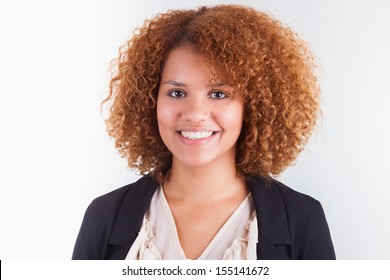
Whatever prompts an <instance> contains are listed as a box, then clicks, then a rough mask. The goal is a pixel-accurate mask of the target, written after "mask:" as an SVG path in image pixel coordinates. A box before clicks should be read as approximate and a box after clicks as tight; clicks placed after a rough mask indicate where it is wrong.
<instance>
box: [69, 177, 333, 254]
mask: <svg viewBox="0 0 390 280" xmlns="http://www.w3.org/2000/svg"><path fill="white" fill-rule="evenodd" d="M248 185H249V187H250V189H251V193H252V195H253V199H254V202H255V207H256V213H257V222H258V243H257V248H256V251H257V258H258V259H269V260H273V259H280V260H287V259H335V252H334V249H333V245H332V241H331V236H330V233H329V228H328V225H327V222H326V219H325V215H324V212H323V209H322V207H321V204H320V203H319V202H318V201H317V200H315V199H313V198H311V197H309V196H307V195H304V194H301V193H298V192H296V191H294V190H292V189H290V188H288V187H286V186H285V185H283V184H281V183H280V182H277V181H275V180H271V181H266V180H264V179H261V178H255V179H253V180H252V181H251V182H248ZM158 186H159V184H158V182H156V181H155V180H153V179H152V178H150V177H143V178H141V179H140V180H138V181H137V182H136V183H133V184H130V185H127V186H125V187H122V188H120V189H117V190H115V191H113V192H110V193H108V194H106V195H103V196H101V197H99V198H97V199H95V200H94V201H93V202H92V203H91V205H90V206H89V207H88V210H87V212H86V214H85V217H84V220H83V224H82V226H81V230H80V233H79V236H78V238H77V242H76V246H75V248H74V252H73V257H72V258H73V259H125V258H126V256H127V254H128V252H129V250H130V248H131V245H132V244H133V242H134V240H135V239H136V238H137V235H138V232H139V230H140V228H141V224H142V221H143V217H144V215H145V213H146V211H147V209H148V207H149V203H150V200H151V198H152V196H153V194H154V192H155V191H156V189H157V187H158Z"/></svg>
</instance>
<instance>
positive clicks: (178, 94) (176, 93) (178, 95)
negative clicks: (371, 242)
mask: <svg viewBox="0 0 390 280" xmlns="http://www.w3.org/2000/svg"><path fill="white" fill-rule="evenodd" d="M168 95H169V96H171V97H173V98H181V97H184V96H185V93H184V91H181V90H177V89H175V90H171V91H169V92H168Z"/></svg>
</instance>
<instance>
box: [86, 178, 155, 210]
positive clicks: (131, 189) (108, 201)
mask: <svg viewBox="0 0 390 280" xmlns="http://www.w3.org/2000/svg"><path fill="white" fill-rule="evenodd" d="M152 182H153V179H152V178H151V177H149V176H145V177H142V178H140V179H139V180H137V181H136V182H134V183H131V184H128V185H126V186H123V187H121V188H118V189H116V190H113V191H111V192H109V193H106V194H104V195H101V196H99V197H97V198H95V199H94V200H93V201H92V202H91V204H90V205H89V207H88V210H87V211H89V212H102V213H110V212H114V213H116V212H117V211H118V208H119V207H120V206H121V205H122V204H123V201H124V200H125V199H126V198H129V197H130V198H131V197H133V198H136V197H137V196H141V195H143V193H144V192H145V191H147V186H149V185H150V184H151V183H152Z"/></svg>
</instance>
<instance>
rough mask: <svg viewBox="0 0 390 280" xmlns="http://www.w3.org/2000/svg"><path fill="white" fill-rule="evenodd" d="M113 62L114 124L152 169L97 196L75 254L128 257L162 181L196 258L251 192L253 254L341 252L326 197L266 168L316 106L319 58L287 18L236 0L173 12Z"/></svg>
mask: <svg viewBox="0 0 390 280" xmlns="http://www.w3.org/2000/svg"><path fill="white" fill-rule="evenodd" d="M116 62H117V65H116V66H117V67H116V68H115V69H116V72H115V73H114V74H113V76H112V79H111V83H110V95H109V97H108V98H107V100H110V101H112V105H111V108H110V115H109V118H108V119H107V121H106V123H107V128H108V133H109V135H110V136H112V137H114V138H115V146H116V148H117V149H118V150H119V151H120V153H121V154H122V156H123V157H125V158H126V159H127V161H128V165H129V167H130V168H132V169H137V170H138V171H140V173H141V174H142V175H146V174H148V176H147V177H145V178H143V179H142V180H140V181H139V182H137V183H135V184H133V185H130V186H127V187H124V188H122V189H119V190H117V191H115V192H112V193H111V194H108V195H105V196H103V197H101V198H98V199H97V200H95V201H94V202H93V203H92V204H91V206H90V207H89V208H88V211H87V214H86V216H85V220H84V223H83V226H82V228H81V231H80V235H79V238H78V241H77V244H76V248H75V253H74V258H98V259H106V258H124V257H126V254H127V253H128V252H129V250H130V248H131V247H132V244H133V243H134V241H135V239H136V237H137V234H138V232H139V231H140V230H141V232H142V229H143V226H142V224H143V221H144V218H145V215H146V214H147V209H151V208H152V207H150V204H151V201H154V200H153V199H152V198H153V195H154V193H155V190H156V186H158V185H161V188H162V189H163V193H164V197H165V198H166V204H167V207H166V208H167V209H168V208H169V211H168V212H169V216H172V219H171V221H174V222H172V224H174V229H175V235H177V239H178V240H179V241H178V242H177V243H180V246H179V247H181V250H182V251H183V254H182V255H183V256H185V258H189V259H198V258H201V257H202V256H203V252H205V251H206V250H207V248H209V247H210V246H209V245H210V244H211V243H213V240H215V237H216V236H218V234H219V233H220V232H221V230H222V229H223V227H224V225H225V224H226V223H227V222H228V221H229V219H230V217H232V216H234V215H235V213H236V210H237V209H238V208H239V206H240V204H241V203H242V202H243V201H244V200H245V198H246V197H248V195H251V196H252V197H253V200H254V204H255V212H256V216H257V219H256V222H257V223H258V227H257V229H258V230H257V233H258V234H257V235H258V240H256V241H258V242H257V245H253V243H256V242H252V243H251V244H252V245H251V246H252V247H253V246H257V248H256V257H257V258H269V259H316V258H319V259H320V258H334V253H333V247H332V244H331V240H330V235H329V230H328V228H327V224H326V221H325V217H324V213H323V211H322V208H321V206H320V204H319V203H318V202H317V201H315V200H313V199H311V198H309V197H307V196H305V195H302V194H298V193H296V192H294V191H292V190H291V189H288V188H287V187H284V186H282V185H280V184H278V183H276V181H274V180H272V179H271V178H272V177H273V176H274V175H278V174H280V173H281V172H282V171H283V170H284V169H285V168H286V167H287V166H289V165H290V164H291V163H293V162H294V160H295V159H296V157H297V156H298V154H299V152H300V151H301V150H302V149H303V146H304V144H306V142H307V140H308V138H309V136H310V134H311V132H312V129H313V128H314V126H315V124H316V119H317V115H318V114H319V103H318V95H319V87H318V84H317V80H316V77H315V75H314V73H313V68H314V63H313V57H312V56H311V54H310V52H309V51H308V48H307V46H306V45H305V43H304V42H302V40H300V39H299V38H297V36H296V34H294V33H293V32H292V31H291V29H289V28H286V27H284V26H283V25H282V24H281V23H280V22H278V21H277V20H275V19H274V18H273V17H272V16H269V15H267V14H265V13H262V12H258V11H256V10H254V9H252V8H248V7H243V6H237V5H218V6H214V7H201V8H199V9H197V10H176V11H169V12H167V13H164V14H159V15H158V16H156V17H155V18H154V19H152V20H151V21H147V22H146V23H145V25H144V27H142V28H140V29H139V30H138V32H137V33H135V35H134V37H133V38H132V39H131V40H130V41H129V42H127V43H126V46H125V47H123V48H121V49H120V55H119V59H118V60H116ZM255 178H257V179H255ZM260 178H268V179H266V180H264V179H260ZM267 180H268V181H269V182H272V183H269V184H270V186H269V187H267V186H266V185H267V184H266V183H265V182H267ZM153 205H154V204H153V203H152V205H151V206H153ZM248 211H251V210H248ZM249 214H250V213H249ZM153 218H156V217H155V216H153ZM168 220H169V219H168ZM244 226H245V225H244V224H241V225H239V227H244ZM154 230H157V228H155V229H154ZM162 230H163V231H164V230H165V229H164V227H162ZM253 232H254V231H253V230H252V233H253ZM157 234H158V235H159V236H161V235H160V234H161V231H160V232H157ZM141 235H142V233H141ZM252 235H253V234H252ZM241 237H242V236H241ZM255 239H256V238H255ZM139 240H140V239H138V240H137V242H136V243H137V244H138V243H139V242H138V241H139ZM194 240H196V242H194ZM252 240H253V239H252ZM249 243H250V242H249V241H248V246H249ZM134 246H135V245H134ZM251 246H249V247H251ZM131 249H132V250H131V251H132V252H133V249H134V247H133V248H131Z"/></svg>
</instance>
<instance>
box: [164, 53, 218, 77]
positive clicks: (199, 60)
mask: <svg viewBox="0 0 390 280" xmlns="http://www.w3.org/2000/svg"><path fill="white" fill-rule="evenodd" d="M167 79H175V80H178V81H185V80H202V81H204V80H207V81H208V82H217V80H218V79H217V75H216V71H215V69H214V68H213V67H210V66H209V64H208V63H207V62H206V60H205V57H204V56H203V55H202V53H201V52H199V51H198V50H196V48H194V47H192V46H182V47H178V48H175V49H173V50H172V51H170V52H169V54H168V56H167V58H166V60H165V63H164V67H163V71H162V75H161V81H162V82H164V81H166V80H167Z"/></svg>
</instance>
